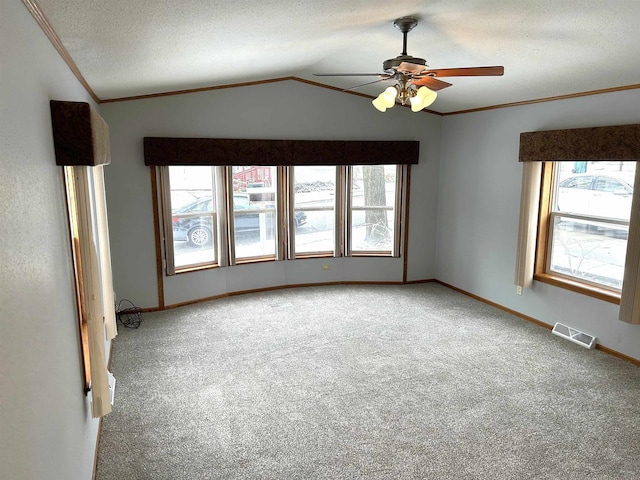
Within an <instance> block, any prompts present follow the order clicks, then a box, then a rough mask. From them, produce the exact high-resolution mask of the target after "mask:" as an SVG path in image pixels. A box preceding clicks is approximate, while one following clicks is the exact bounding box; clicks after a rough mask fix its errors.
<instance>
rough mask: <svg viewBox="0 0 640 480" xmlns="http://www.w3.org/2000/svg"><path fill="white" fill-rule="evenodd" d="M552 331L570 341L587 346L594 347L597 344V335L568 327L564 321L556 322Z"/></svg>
mask: <svg viewBox="0 0 640 480" xmlns="http://www.w3.org/2000/svg"><path fill="white" fill-rule="evenodd" d="M551 333H553V334H554V335H558V336H559V337H562V338H566V339H567V340H569V341H570V342H573V343H577V344H578V345H582V346H583V347H585V348H593V347H595V346H596V337H594V336H591V335H588V334H586V333H583V332H580V331H579V330H576V329H575V328H571V327H567V326H566V325H563V324H562V323H556V324H555V325H554V327H553V330H551Z"/></svg>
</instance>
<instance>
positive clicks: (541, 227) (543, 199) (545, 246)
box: [533, 161, 621, 304]
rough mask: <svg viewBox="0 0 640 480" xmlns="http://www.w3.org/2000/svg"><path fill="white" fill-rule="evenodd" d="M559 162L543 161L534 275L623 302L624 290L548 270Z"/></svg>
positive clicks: (586, 293) (609, 300)
mask: <svg viewBox="0 0 640 480" xmlns="http://www.w3.org/2000/svg"><path fill="white" fill-rule="evenodd" d="M555 175H556V162H553V161H546V162H543V163H542V179H541V182H540V204H539V210H538V229H537V235H536V254H535V263H534V273H533V279H534V280H537V281H539V282H542V283H547V284H549V285H554V286H556V287H561V288H565V289H567V290H571V291H573V292H577V293H581V294H583V295H587V296H590V297H594V298H597V299H599V300H604V301H607V302H610V303H615V304H620V295H621V292H620V291H618V290H615V289H610V288H607V287H604V286H600V285H595V284H593V283H590V282H589V283H587V282H583V281H580V280H576V279H574V278H572V277H570V276H567V275H563V274H561V273H557V272H551V271H549V270H548V267H549V262H550V256H551V254H550V252H551V242H552V241H553V234H552V229H551V222H552V221H553V218H554V214H553V213H552V210H553V186H554V184H555Z"/></svg>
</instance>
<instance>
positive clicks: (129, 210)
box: [100, 81, 442, 307]
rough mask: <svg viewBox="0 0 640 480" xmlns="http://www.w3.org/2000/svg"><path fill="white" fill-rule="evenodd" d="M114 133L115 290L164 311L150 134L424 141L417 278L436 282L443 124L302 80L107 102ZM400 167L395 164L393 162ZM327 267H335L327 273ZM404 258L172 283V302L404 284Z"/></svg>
mask: <svg viewBox="0 0 640 480" xmlns="http://www.w3.org/2000/svg"><path fill="white" fill-rule="evenodd" d="M100 111H101V113H102V115H103V116H104V118H105V119H106V120H107V122H108V123H109V126H110V132H111V144H112V165H111V166H110V167H109V168H108V169H107V170H106V184H107V200H108V208H109V217H110V225H109V228H110V237H111V248H112V259H113V272H114V283H115V290H116V294H117V295H118V297H120V298H122V297H124V298H128V299H130V300H132V301H133V302H134V303H135V304H136V305H139V306H143V307H154V306H157V304H158V300H157V285H156V266H155V250H154V226H153V215H152V198H151V184H150V173H149V167H145V166H144V160H143V148H142V139H143V137H145V136H178V137H223V138H224V137H230V138H265V139H330V140H340V139H345V140H419V141H420V142H421V143H420V163H419V165H416V166H414V167H412V186H411V206H412V207H413V208H412V210H411V215H410V235H409V255H408V259H409V268H408V277H409V279H410V280H422V279H428V278H433V277H434V274H435V256H434V253H435V226H436V209H437V204H436V202H437V178H438V159H439V155H440V144H439V142H440V133H441V131H440V127H441V124H442V118H441V117H439V116H436V115H430V114H427V113H418V114H414V113H412V112H411V111H410V110H409V109H406V108H394V109H392V110H389V111H387V112H386V113H384V114H383V113H380V112H377V111H376V110H375V109H374V108H373V106H372V105H371V102H370V100H368V99H366V98H362V97H357V96H353V95H346V94H343V93H340V92H336V91H332V90H328V89H324V88H319V87H315V86H311V85H307V84H303V83H300V82H296V81H286V82H279V83H271V84H264V85H258V86H251V87H241V88H232V89H224V90H216V91H210V92H199V93H191V94H185V95H176V96H169V97H161V98H154V99H145V100H134V101H127V102H119V103H111V104H102V105H101V106H100ZM395 160H396V159H394V158H390V159H389V163H394V162H395ZM320 263H329V264H330V269H329V270H326V271H323V270H321V268H320ZM402 263H403V259H401V258H399V259H389V258H386V259H385V258H382V259H380V258H343V259H330V260H322V261H320V260H317V259H311V260H295V261H286V262H268V263H262V264H257V265H243V266H237V267H229V268H218V269H210V270H206V271H200V272H194V273H186V274H180V275H176V276H172V277H168V278H165V285H164V288H165V299H164V300H165V303H166V304H175V303H179V302H183V301H188V300H193V299H198V298H204V297H208V296H212V295H219V294H223V293H226V292H233V291H240V290H248V289H254V288H263V287H269V286H274V285H292V284H299V283H313V282H329V281H342V280H368V281H401V280H402Z"/></svg>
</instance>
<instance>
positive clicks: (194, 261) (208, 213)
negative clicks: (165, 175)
mask: <svg viewBox="0 0 640 480" xmlns="http://www.w3.org/2000/svg"><path fill="white" fill-rule="evenodd" d="M213 175H214V170H213V167H191V166H190V167H176V166H172V167H169V185H170V194H171V217H172V218H171V219H172V230H173V251H174V263H175V267H176V269H179V268H184V267H187V266H192V265H201V264H210V263H214V262H216V255H215V231H216V230H215V225H216V222H215V215H216V212H215V202H214V200H213V199H214V198H215V196H214V195H213V188H214V181H213Z"/></svg>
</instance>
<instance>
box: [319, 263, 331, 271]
mask: <svg viewBox="0 0 640 480" xmlns="http://www.w3.org/2000/svg"><path fill="white" fill-rule="evenodd" d="M320 268H322V270H329V264H328V263H323V264H322V266H321V267H320Z"/></svg>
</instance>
